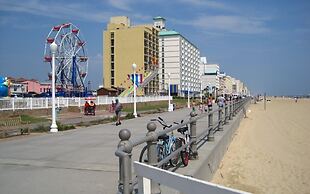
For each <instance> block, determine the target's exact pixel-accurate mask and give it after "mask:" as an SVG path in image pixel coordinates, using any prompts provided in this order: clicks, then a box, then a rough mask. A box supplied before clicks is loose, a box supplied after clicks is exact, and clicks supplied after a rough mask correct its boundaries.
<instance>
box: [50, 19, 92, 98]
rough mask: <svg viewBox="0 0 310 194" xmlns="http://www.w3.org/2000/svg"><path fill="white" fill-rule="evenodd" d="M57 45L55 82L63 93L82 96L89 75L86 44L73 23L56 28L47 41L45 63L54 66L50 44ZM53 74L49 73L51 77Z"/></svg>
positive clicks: (52, 30) (51, 31)
mask: <svg viewBox="0 0 310 194" xmlns="http://www.w3.org/2000/svg"><path fill="white" fill-rule="evenodd" d="M53 42H55V43H56V44H57V46H58V47H57V51H56V54H55V59H56V60H55V71H56V72H55V76H56V77H55V82H56V85H57V87H58V88H61V90H62V92H64V93H65V94H66V95H70V96H73V95H74V96H77V95H78V96H81V95H83V94H84V93H85V92H86V91H85V90H86V86H85V79H86V77H87V74H88V57H87V52H86V47H85V45H86V42H85V40H84V39H83V37H82V35H81V32H80V29H79V28H77V27H76V26H75V25H73V24H72V23H66V24H61V25H57V26H54V27H53V28H52V29H51V30H50V32H49V34H48V36H47V38H46V41H45V49H44V62H47V63H50V65H52V64H51V63H52V55H51V51H50V44H51V43H53ZM50 75H51V74H50V73H49V77H50V78H51V76H50Z"/></svg>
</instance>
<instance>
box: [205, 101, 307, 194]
mask: <svg viewBox="0 0 310 194" xmlns="http://www.w3.org/2000/svg"><path fill="white" fill-rule="evenodd" d="M270 99H271V101H270V102H267V104H266V111H265V110H264V103H263V101H261V102H259V103H258V104H251V105H250V106H249V107H248V109H247V116H248V118H246V119H243V121H242V122H241V124H240V127H239V129H238V130H237V131H236V134H235V136H234V139H233V141H232V143H231V144H230V146H229V148H228V151H227V153H226V154H225V156H224V158H223V160H222V162H221V164H220V166H219V169H218V170H217V172H216V173H215V175H214V177H213V180H212V181H211V182H213V183H217V184H220V185H224V186H227V187H231V188H236V189H240V190H244V191H247V192H251V193H272V194H278V193H281V194H282V193H292V194H296V193H298V194H303V193H308V194H310V100H306V99H304V100H299V101H298V102H297V103H295V102H294V100H292V99H282V98H276V99H275V98H270Z"/></svg>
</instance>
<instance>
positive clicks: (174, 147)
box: [170, 139, 182, 167]
mask: <svg viewBox="0 0 310 194" xmlns="http://www.w3.org/2000/svg"><path fill="white" fill-rule="evenodd" d="M181 146H182V142H181V141H180V140H179V139H176V141H175V142H173V144H172V146H171V151H170V153H172V152H174V151H176V150H177V149H178V148H180V147H181ZM179 160H180V154H177V155H176V156H174V157H173V158H172V159H171V160H170V164H171V166H173V167H176V166H177V165H178V163H179Z"/></svg>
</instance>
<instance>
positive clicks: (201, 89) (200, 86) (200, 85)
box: [200, 82, 202, 103]
mask: <svg viewBox="0 0 310 194" xmlns="http://www.w3.org/2000/svg"><path fill="white" fill-rule="evenodd" d="M200 103H202V82H200Z"/></svg>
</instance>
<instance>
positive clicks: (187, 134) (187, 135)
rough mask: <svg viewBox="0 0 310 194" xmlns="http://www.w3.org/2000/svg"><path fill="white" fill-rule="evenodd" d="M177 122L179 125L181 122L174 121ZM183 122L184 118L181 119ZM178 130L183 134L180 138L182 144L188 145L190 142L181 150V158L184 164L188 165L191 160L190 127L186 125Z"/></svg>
mask: <svg viewBox="0 0 310 194" xmlns="http://www.w3.org/2000/svg"><path fill="white" fill-rule="evenodd" d="M174 123H175V124H177V125H179V123H177V122H174ZM182 123H183V120H181V124H182ZM177 131H178V132H179V133H181V134H182V136H183V137H179V140H180V141H181V142H182V145H181V146H183V145H186V144H188V145H187V146H186V147H185V148H184V149H183V150H182V151H181V154H180V155H181V160H182V164H183V165H184V166H187V165H188V162H189V155H190V151H191V150H190V144H189V141H190V132H189V129H188V125H185V126H184V127H181V128H179V129H177Z"/></svg>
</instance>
